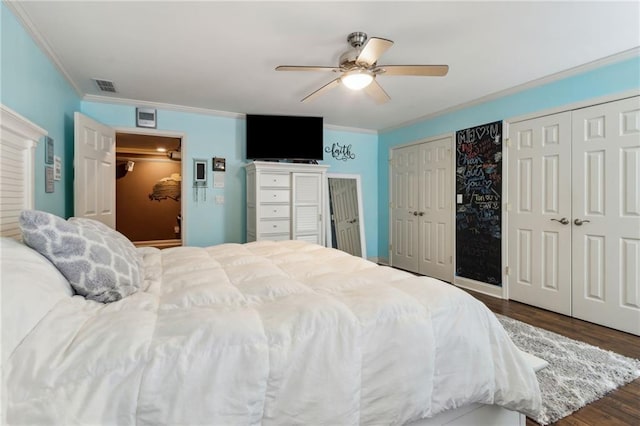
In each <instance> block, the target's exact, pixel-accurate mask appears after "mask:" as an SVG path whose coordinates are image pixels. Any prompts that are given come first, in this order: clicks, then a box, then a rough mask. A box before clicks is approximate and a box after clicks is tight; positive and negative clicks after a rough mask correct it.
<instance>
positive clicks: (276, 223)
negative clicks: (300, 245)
mask: <svg viewBox="0 0 640 426" xmlns="http://www.w3.org/2000/svg"><path fill="white" fill-rule="evenodd" d="M289 229H290V222H289V221H288V220H261V221H260V223H258V233H259V234H282V233H287V235H288V234H289Z"/></svg>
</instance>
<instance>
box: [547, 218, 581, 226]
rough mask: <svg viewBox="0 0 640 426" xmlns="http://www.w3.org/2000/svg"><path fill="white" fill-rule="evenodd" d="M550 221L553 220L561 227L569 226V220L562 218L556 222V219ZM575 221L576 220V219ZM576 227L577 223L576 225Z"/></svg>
mask: <svg viewBox="0 0 640 426" xmlns="http://www.w3.org/2000/svg"><path fill="white" fill-rule="evenodd" d="M551 220H555V221H556V222H560V223H561V224H563V225H568V224H569V219H567V218H566V217H563V218H562V219H560V220H558V219H551ZM576 220H577V219H576ZM576 225H577V223H576Z"/></svg>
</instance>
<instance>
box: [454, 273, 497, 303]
mask: <svg viewBox="0 0 640 426" xmlns="http://www.w3.org/2000/svg"><path fill="white" fill-rule="evenodd" d="M453 283H454V284H455V285H456V286H458V287H461V288H465V289H467V290H473V291H477V292H478V293H482V294H486V295H488V296H493V297H497V298H498V299H504V298H505V297H504V295H503V288H502V287H500V286H497V285H491V284H487V283H483V282H481V281H476V280H471V279H469V278H464V277H457V276H456V277H453Z"/></svg>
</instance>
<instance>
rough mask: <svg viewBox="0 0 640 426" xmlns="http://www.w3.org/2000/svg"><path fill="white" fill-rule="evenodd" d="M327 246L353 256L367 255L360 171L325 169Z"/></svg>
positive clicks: (365, 256) (364, 256)
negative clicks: (327, 170)
mask: <svg viewBox="0 0 640 426" xmlns="http://www.w3.org/2000/svg"><path fill="white" fill-rule="evenodd" d="M327 181H328V185H329V206H328V207H329V214H328V215H327V217H328V223H327V227H326V229H327V241H328V242H329V244H328V245H329V246H330V247H333V248H336V249H338V250H342V251H345V252H347V253H349V254H352V255H354V256H359V257H363V258H365V259H366V258H367V253H366V245H365V233H364V219H363V214H362V190H361V187H360V175H348V174H338V173H328V174H327Z"/></svg>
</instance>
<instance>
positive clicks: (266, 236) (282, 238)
mask: <svg viewBox="0 0 640 426" xmlns="http://www.w3.org/2000/svg"><path fill="white" fill-rule="evenodd" d="M259 239H260V240H271V241H286V240H290V239H291V237H290V236H289V234H260V238H259Z"/></svg>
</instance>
